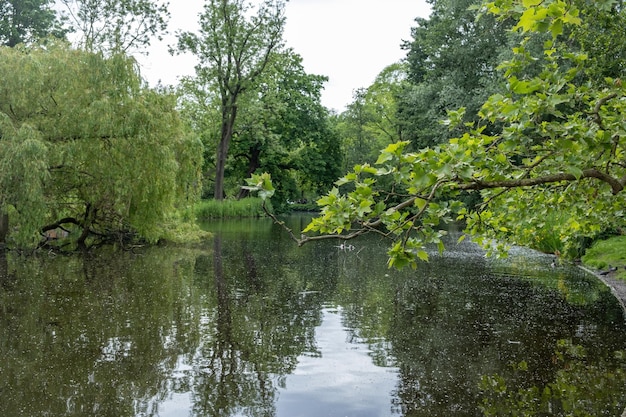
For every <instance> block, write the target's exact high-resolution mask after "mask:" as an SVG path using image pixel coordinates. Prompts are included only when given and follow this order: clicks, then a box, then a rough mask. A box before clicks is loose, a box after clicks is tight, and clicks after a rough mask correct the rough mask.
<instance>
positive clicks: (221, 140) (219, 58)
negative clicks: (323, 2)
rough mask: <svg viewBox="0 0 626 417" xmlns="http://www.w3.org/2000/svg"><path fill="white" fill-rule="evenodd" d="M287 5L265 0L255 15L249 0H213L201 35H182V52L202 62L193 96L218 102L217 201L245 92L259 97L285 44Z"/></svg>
mask: <svg viewBox="0 0 626 417" xmlns="http://www.w3.org/2000/svg"><path fill="white" fill-rule="evenodd" d="M284 6H285V5H284V2H283V1H281V0H264V1H263V2H262V3H260V4H259V5H258V6H257V7H256V10H255V12H256V13H252V5H251V4H250V3H248V2H247V1H246V0H209V1H208V2H207V3H206V4H205V7H204V12H203V13H202V14H201V15H200V22H199V23H200V31H199V33H197V34H196V33H191V32H183V33H180V34H179V39H178V51H179V52H191V53H193V54H194V55H196V57H197V58H198V61H199V63H198V65H197V66H196V77H195V79H188V80H187V83H188V84H191V85H193V84H195V85H196V87H195V88H193V91H194V92H200V93H202V96H201V97H200V100H199V102H200V103H203V102H206V96H205V94H206V93H212V94H214V98H213V99H212V100H209V102H211V103H213V104H215V103H216V104H217V107H216V108H217V109H219V111H218V114H219V124H218V125H216V126H214V129H218V130H219V134H217V135H211V137H216V138H217V146H216V148H215V149H216V157H215V186H214V198H215V199H216V200H222V199H223V198H224V196H225V171H226V164H227V160H228V157H229V155H230V146H231V140H232V138H233V135H234V134H235V122H236V121H237V118H238V110H239V104H240V101H241V99H242V95H243V94H244V93H249V94H255V93H260V92H261V89H260V87H261V86H262V82H261V81H262V77H263V75H264V74H265V73H266V71H267V69H268V67H269V66H270V64H271V62H272V61H273V60H274V59H275V57H276V52H277V51H279V50H280V49H281V48H282V45H283V39H282V35H283V29H284V24H285V17H284Z"/></svg>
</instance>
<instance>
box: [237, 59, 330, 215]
mask: <svg viewBox="0 0 626 417" xmlns="http://www.w3.org/2000/svg"><path fill="white" fill-rule="evenodd" d="M326 80H327V78H326V77H323V76H320V75H314V74H307V73H306V71H305V70H304V67H303V65H302V58H301V57H300V56H299V55H298V54H296V53H295V52H294V51H293V50H290V49H287V50H285V51H282V52H281V53H276V55H275V56H274V59H273V60H272V61H271V63H270V65H269V66H268V68H267V70H266V72H265V73H264V74H263V75H262V76H261V77H260V78H259V87H258V89H256V90H255V91H251V92H250V93H247V94H244V95H243V96H242V101H241V106H240V107H241V111H240V114H239V120H238V122H237V124H236V128H235V133H234V137H233V147H232V159H233V160H232V164H231V172H230V176H231V177H232V178H233V179H235V180H236V183H235V184H234V185H235V186H236V187H237V188H239V187H240V185H241V183H242V182H243V180H244V179H245V178H247V177H249V176H250V175H251V174H253V173H255V172H261V171H267V172H270V173H271V174H272V176H273V178H274V181H275V182H276V185H277V188H278V192H277V194H276V196H275V198H274V199H273V202H274V207H275V208H279V207H280V206H281V205H284V204H285V203H286V202H287V200H297V199H303V198H304V197H306V195H307V194H308V195H309V196H310V195H314V196H317V195H319V194H320V193H322V192H326V191H327V190H329V189H330V188H331V187H332V184H333V182H334V181H335V180H336V179H337V178H338V177H339V175H341V171H340V166H341V159H342V158H341V155H340V149H339V147H340V142H339V138H338V137H337V134H336V133H335V132H334V130H333V129H332V128H331V125H330V123H329V120H328V111H327V110H326V109H325V108H324V107H323V106H322V104H321V102H320V100H321V91H322V88H323V84H324V82H325V81H326ZM245 193H246V190H243V189H242V190H241V193H240V196H242V195H244V194H245Z"/></svg>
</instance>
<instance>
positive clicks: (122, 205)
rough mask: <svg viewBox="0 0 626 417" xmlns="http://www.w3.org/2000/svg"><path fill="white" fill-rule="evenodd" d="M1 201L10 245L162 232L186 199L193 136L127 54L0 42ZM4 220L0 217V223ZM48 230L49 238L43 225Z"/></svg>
mask: <svg viewBox="0 0 626 417" xmlns="http://www.w3.org/2000/svg"><path fill="white" fill-rule="evenodd" d="M0 79H2V80H3V82H2V85H1V86H0V209H1V211H2V212H3V213H4V214H5V215H6V214H8V217H9V220H10V227H9V229H8V230H7V229H6V227H5V228H4V229H5V230H4V231H5V233H6V232H8V234H7V235H6V236H5V238H6V241H7V243H8V244H9V245H14V246H20V247H31V246H34V245H36V244H37V243H38V242H40V240H41V238H42V236H43V235H45V234H46V232H49V231H52V230H55V231H56V232H58V233H61V234H65V233H66V232H69V239H68V241H72V242H77V243H78V244H79V245H84V244H87V243H89V242H90V241H92V242H93V240H91V239H92V238H94V239H97V240H103V239H104V240H107V239H110V238H113V237H116V238H119V239H122V238H123V237H124V236H127V234H128V233H129V232H130V233H133V234H135V233H138V234H139V235H140V236H142V237H144V238H146V239H148V240H150V241H155V240H157V239H159V238H161V237H164V236H166V235H167V233H168V230H169V226H170V225H171V223H172V222H173V221H174V219H175V216H174V214H175V213H176V211H177V209H179V208H182V207H184V206H185V205H187V204H190V203H192V202H193V200H194V197H195V195H196V191H195V190H196V188H197V187H198V186H199V182H198V173H199V168H200V166H201V152H200V150H199V142H198V141H196V140H194V139H193V138H192V137H190V136H189V135H186V134H185V129H184V126H183V125H182V123H181V121H180V119H179V116H178V113H177V112H176V110H175V105H176V101H175V97H173V96H169V95H165V94H161V93H158V92H156V91H152V90H147V89H145V88H144V87H142V85H143V82H142V80H141V78H140V77H139V76H138V74H137V70H136V63H135V61H134V60H133V59H131V58H128V57H127V56H125V55H122V54H114V55H112V56H111V57H109V58H105V57H103V56H102V55H101V54H93V53H88V52H84V51H79V50H73V49H70V48H69V47H67V46H66V45H64V44H60V45H47V47H46V48H37V47H33V48H29V49H26V48H0ZM5 226H6V225H5ZM47 236H48V237H53V236H51V235H50V233H48V234H47Z"/></svg>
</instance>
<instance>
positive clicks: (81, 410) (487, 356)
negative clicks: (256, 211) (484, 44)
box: [0, 216, 626, 417]
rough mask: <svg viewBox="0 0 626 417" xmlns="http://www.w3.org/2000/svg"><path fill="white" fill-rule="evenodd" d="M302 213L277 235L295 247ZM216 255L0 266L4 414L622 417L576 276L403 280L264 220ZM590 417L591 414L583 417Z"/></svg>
mask: <svg viewBox="0 0 626 417" xmlns="http://www.w3.org/2000/svg"><path fill="white" fill-rule="evenodd" d="M308 220H309V218H308V217H307V216H292V217H288V218H286V221H287V222H288V225H289V226H290V227H292V228H294V229H296V230H301V229H302V228H303V227H304V226H305V225H306V224H307V223H308ZM205 227H206V228H207V229H208V230H210V231H212V232H213V233H214V236H215V238H214V239H213V240H212V241H210V242H207V243H206V244H205V245H198V246H194V247H183V246H159V247H150V248H140V249H136V250H134V251H125V252H120V251H118V250H114V249H112V248H110V249H107V248H100V249H98V250H96V251H93V252H90V253H86V254H84V255H73V256H63V255H54V254H52V253H44V254H39V255H37V256H34V257H28V258H24V257H19V256H16V255H14V254H12V253H11V254H6V255H0V415H1V416H7V417H21V416H24V417H26V416H28V417H32V416H107V417H108V416H110V417H126V416H128V417H131V416H160V417H182V416H185V417H186V416H220V417H222V416H223V417H227V416H233V417H234V416H276V417H298V416H303V417H308V416H311V417H313V416H315V417H322V416H328V417H346V416H350V417H352V416H353V417H370V416H371V417H378V416H380V417H382V416H424V417H426V416H429V417H432V416H483V415H493V416H505V415H522V413H523V412H526V413H528V414H527V415H541V416H543V415H568V414H567V413H568V412H569V411H568V410H571V409H574V410H576V412H577V413H578V414H576V415H593V416H619V415H620V414H621V411H622V410H623V409H624V407H625V406H626V362H625V359H624V351H625V349H626V325H625V320H624V312H623V311H622V309H621V306H620V305H619V303H618V302H617V300H615V298H614V297H613V296H612V294H611V292H610V290H609V289H608V288H607V287H606V286H604V285H603V284H602V283H601V282H599V281H598V280H597V279H596V278H595V277H593V276H591V275H589V274H586V273H584V272H583V271H581V270H580V269H578V268H576V267H574V266H569V265H562V266H558V267H557V268H552V267H551V265H550V264H551V260H552V258H551V257H550V256H548V255H544V254H540V253H537V252H534V251H530V250H525V249H520V248H514V249H512V250H511V253H510V255H509V257H508V258H506V259H493V258H487V257H485V256H484V253H483V251H482V250H480V249H479V248H478V247H477V246H475V245H473V244H472V243H471V242H469V241H464V242H463V243H461V244H456V237H458V235H456V234H455V233H454V232H451V238H450V242H449V243H448V244H447V248H448V250H447V251H446V252H445V253H444V254H443V255H439V254H438V253H437V252H436V251H435V252H432V253H431V259H430V261H429V262H428V263H425V264H420V265H419V267H418V269H417V270H415V271H413V270H404V271H400V272H398V271H395V270H390V269H388V268H387V266H386V254H385V250H386V247H387V245H388V242H384V241H381V240H380V239H379V238H378V237H374V236H371V237H366V238H363V239H360V240H355V241H351V243H352V245H354V248H353V249H352V250H346V249H342V248H340V247H338V245H339V243H338V242H336V241H332V240H328V241H319V242H312V243H309V244H307V245H305V246H303V247H297V246H296V245H295V244H294V243H293V242H292V241H291V240H290V239H289V238H288V236H287V235H286V234H285V233H284V232H283V231H282V230H281V229H280V228H279V227H278V226H276V225H274V224H273V223H272V222H271V221H270V220H269V219H251V220H233V221H221V222H213V223H208V224H206V225H205ZM585 413H586V414H585Z"/></svg>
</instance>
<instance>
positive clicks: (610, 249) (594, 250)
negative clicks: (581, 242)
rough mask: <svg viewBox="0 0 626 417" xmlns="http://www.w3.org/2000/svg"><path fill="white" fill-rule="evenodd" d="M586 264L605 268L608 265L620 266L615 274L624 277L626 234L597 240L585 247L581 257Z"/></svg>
mask: <svg viewBox="0 0 626 417" xmlns="http://www.w3.org/2000/svg"><path fill="white" fill-rule="evenodd" d="M581 260H582V261H583V263H584V264H585V265H587V266H590V267H592V268H596V269H605V268H607V267H608V266H609V265H611V266H613V267H620V269H622V270H621V271H618V272H617V274H616V275H618V276H621V277H622V278H626V271H624V270H623V268H621V267H623V266H626V236H615V237H612V238H609V239H606V240H599V241H597V242H596V243H594V245H593V246H592V247H591V248H589V249H587V251H586V252H585V254H584V255H583V257H582V259H581Z"/></svg>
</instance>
